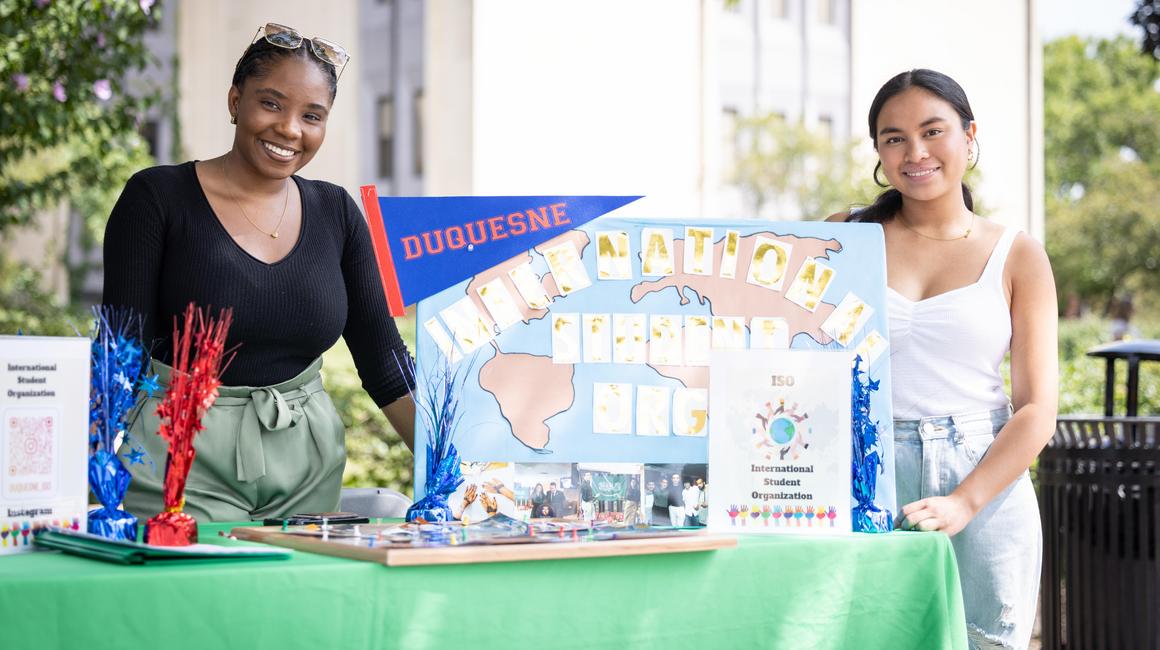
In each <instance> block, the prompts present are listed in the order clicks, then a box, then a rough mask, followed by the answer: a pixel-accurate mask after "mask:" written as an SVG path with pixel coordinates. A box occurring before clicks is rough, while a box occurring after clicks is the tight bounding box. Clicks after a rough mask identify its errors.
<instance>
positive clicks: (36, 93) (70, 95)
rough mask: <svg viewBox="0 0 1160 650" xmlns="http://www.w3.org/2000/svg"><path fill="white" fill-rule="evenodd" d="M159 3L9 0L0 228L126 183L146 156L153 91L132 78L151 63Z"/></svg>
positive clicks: (1, 13) (2, 40)
mask: <svg viewBox="0 0 1160 650" xmlns="http://www.w3.org/2000/svg"><path fill="white" fill-rule="evenodd" d="M153 5H154V3H153V2H152V1H151V0H91V1H81V0H71V1H63V0H56V1H53V0H35V1H33V0H0V106H3V107H4V110H3V111H0V231H2V230H4V229H5V228H6V227H9V226H12V225H15V224H22V223H27V222H29V221H30V220H32V219H34V218H35V215H36V214H37V212H38V211H40V210H43V209H46V208H51V207H54V206H56V205H57V204H59V202H60V201H61V200H62V199H64V198H67V197H69V196H70V195H72V194H74V193H75V192H77V191H79V190H81V189H92V188H105V189H107V188H110V187H118V188H119V187H120V186H121V185H122V184H123V183H124V181H125V180H126V177H127V175H128V173H131V171H132V170H127V169H126V167H127V166H132V165H137V164H138V163H139V162H140V160H141V157H140V152H141V151H142V148H143V144H142V142H141V139H140V138H139V137H138V136H137V120H138V116H140V115H142V114H143V112H144V109H145V107H146V104H147V103H148V101H149V98H136V97H131V96H129V95H128V94H126V92H125V88H124V83H125V75H126V73H127V72H128V71H130V70H134V69H139V68H142V67H143V66H144V65H145V64H146V63H147V62H148V58H149V57H148V53H147V52H146V50H145V47H144V43H143V38H142V37H143V34H144V32H145V29H146V27H147V26H148V25H149V22H150V21H151V20H154V19H155V18H156V12H157V8H156V7H154V6H153ZM127 154H128V155H127Z"/></svg>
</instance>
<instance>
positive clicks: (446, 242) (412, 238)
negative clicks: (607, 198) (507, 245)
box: [402, 203, 572, 260]
mask: <svg viewBox="0 0 1160 650" xmlns="http://www.w3.org/2000/svg"><path fill="white" fill-rule="evenodd" d="M567 205H568V204H567V203H553V204H552V205H546V206H540V207H538V208H532V209H530V210H525V211H524V212H513V213H511V214H509V215H506V216H505V215H502V214H501V215H498V216H495V217H491V218H489V219H478V220H476V221H471V222H468V223H465V224H463V225H462V226H448V227H447V228H438V229H435V230H428V231H427V232H423V233H420V234H418V235H408V236H406V237H403V238H402V242H403V250H404V255H405V257H404V259H408V260H413V259H416V258H419V257H422V256H423V255H438V254H439V253H442V252H443V251H444V249H445V248H446V249H447V250H458V249H460V248H463V247H465V246H467V245H468V244H471V245H472V246H479V245H480V244H484V243H486V242H488V241H496V240H500V239H507V238H508V236H514V237H518V236H519V235H523V234H525V233H529V232H536V231H537V230H546V229H548V228H554V227H556V226H566V225H568V224H570V223H572V220H571V219H569V218H568V215H567V214H566V213H565V212H564V209H565V208H566V207H567ZM549 212H551V218H549V216H548V213H549Z"/></svg>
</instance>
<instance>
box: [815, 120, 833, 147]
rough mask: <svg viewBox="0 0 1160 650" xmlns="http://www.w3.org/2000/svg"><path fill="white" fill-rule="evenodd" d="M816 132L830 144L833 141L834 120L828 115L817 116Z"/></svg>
mask: <svg viewBox="0 0 1160 650" xmlns="http://www.w3.org/2000/svg"><path fill="white" fill-rule="evenodd" d="M818 131H819V132H820V133H821V134H822V135H824V136H826V139H827V140H829V141H831V142H832V141H833V140H834V118H833V117H831V116H829V115H819V116H818Z"/></svg>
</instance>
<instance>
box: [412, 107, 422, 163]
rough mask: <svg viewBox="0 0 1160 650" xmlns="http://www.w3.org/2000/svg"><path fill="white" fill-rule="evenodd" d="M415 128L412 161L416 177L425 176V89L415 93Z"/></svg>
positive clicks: (413, 130) (413, 131)
mask: <svg viewBox="0 0 1160 650" xmlns="http://www.w3.org/2000/svg"><path fill="white" fill-rule="evenodd" d="M414 110H415V126H414V128H413V129H412V130H411V131H412V136H411V141H412V142H413V143H414V146H413V147H412V152H411V160H412V161H413V166H414V169H415V176H416V177H422V176H423V89H422V88H420V89H418V90H416V91H415V103H414Z"/></svg>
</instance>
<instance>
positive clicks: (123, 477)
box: [88, 306, 156, 541]
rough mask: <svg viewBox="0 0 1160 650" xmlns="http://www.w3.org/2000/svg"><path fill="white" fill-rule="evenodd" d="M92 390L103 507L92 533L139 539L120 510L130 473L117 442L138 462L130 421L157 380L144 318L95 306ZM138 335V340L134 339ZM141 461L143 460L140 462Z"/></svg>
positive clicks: (93, 517)
mask: <svg viewBox="0 0 1160 650" xmlns="http://www.w3.org/2000/svg"><path fill="white" fill-rule="evenodd" d="M93 315H94V316H95V317H96V323H95V325H94V327H93V342H92V346H91V367H92V373H91V375H90V378H91V379H90V381H91V384H90V387H89V450H90V454H89V472H88V474H89V489H91V490H92V491H93V494H94V495H96V497H97V499H98V500H99V501H100V502H101V506H102V507H101V508H98V509H96V510H93V511H92V512H90V513H89V517H88V520H89V524H88V531H89V532H90V533H93V534H95V535H101V536H104V537H108V538H110V539H119V540H131V541H135V540H136V539H137V518H136V517H134V516H133V515H131V514H129V513H127V512H125V511H123V510H119V509H118V507H119V506H120V504H121V501H122V500H123V499H124V498H125V491H126V490H127V489H128V487H129V481H130V478H131V475H130V474H129V471H128V470H126V469H125V466H124V465H123V464H122V463H121V460H120V459H119V458H118V457H117V455H116V453H115V451H116V446H117V439H118V437H119V436H123V438H122V440H121V441H120V444H121V445H122V446H124V447H126V448H127V449H130V450H131V453H130V457H131V458H135V459H139V458H140V457H141V456H142V454H143V452H142V450H140V449H139V448H135V447H133V442H132V441H131V440H129V439H128V435H127V432H126V427H125V425H126V419H127V418H128V416H129V413H130V412H131V411H132V410H133V408H134V407H135V406H136V405H137V404H138V401H139V398H140V397H141V392H146V393H148V394H150V395H152V393H153V390H155V389H156V383H155V377H154V378H150V377H147V376H146V370H147V367H148V366H147V362H148V352H146V350H145V348H144V347H143V346H142V344H141V341H140V339H141V319H140V318H139V317H136V316H134V315H133V314H132V313H131V312H129V311H128V310H124V309H113V308H109V307H104V306H97V307H94V308H93ZM134 335H135V336H134ZM138 462H139V461H138Z"/></svg>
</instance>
